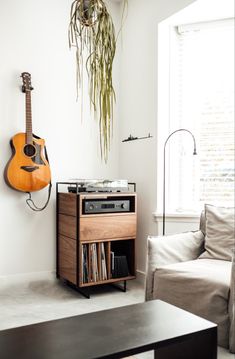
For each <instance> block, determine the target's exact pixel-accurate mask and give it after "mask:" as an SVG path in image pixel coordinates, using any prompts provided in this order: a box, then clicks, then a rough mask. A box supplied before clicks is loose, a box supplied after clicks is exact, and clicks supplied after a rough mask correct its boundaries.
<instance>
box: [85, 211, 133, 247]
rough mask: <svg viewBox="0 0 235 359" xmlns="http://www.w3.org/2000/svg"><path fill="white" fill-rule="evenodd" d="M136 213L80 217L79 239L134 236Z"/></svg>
mask: <svg viewBox="0 0 235 359" xmlns="http://www.w3.org/2000/svg"><path fill="white" fill-rule="evenodd" d="M135 236H136V215H135V214H134V215H133V214H130V215H126V216H112V217H108V216H99V217H90V218H89V217H82V218H80V241H95V240H104V239H112V238H134V237H135Z"/></svg>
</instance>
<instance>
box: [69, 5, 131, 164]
mask: <svg viewBox="0 0 235 359" xmlns="http://www.w3.org/2000/svg"><path fill="white" fill-rule="evenodd" d="M126 5H127V0H124V9H125V7H126ZM123 14H124V10H123ZM116 41H117V39H116V35H115V28H114V24H113V21H112V18H111V15H110V14H109V12H108V10H107V7H106V5H105V3H104V1H103V0H74V1H73V3H72V5H71V13H70V24H69V46H70V48H71V47H75V48H76V62H77V94H78V93H79V89H81V92H82V87H83V70H84V68H86V70H87V73H88V84H89V96H90V104H91V107H92V108H93V110H94V113H95V114H98V118H99V131H100V149H101V157H102V158H103V159H104V160H105V162H107V159H108V152H109V150H110V137H111V133H112V125H113V106H114V102H115V91H114V88H113V81H112V69H113V60H114V56H115V52H116Z"/></svg>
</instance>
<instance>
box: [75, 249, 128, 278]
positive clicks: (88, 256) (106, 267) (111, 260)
mask: <svg viewBox="0 0 235 359" xmlns="http://www.w3.org/2000/svg"><path fill="white" fill-rule="evenodd" d="M82 263H83V266H82V271H83V275H82V278H83V283H91V282H101V281H105V280H107V279H110V278H121V277H126V276H128V275H129V270H128V264H127V258H126V256H120V255H119V256H116V255H115V253H114V252H113V251H110V250H108V244H107V243H104V242H101V243H89V244H83V245H82Z"/></svg>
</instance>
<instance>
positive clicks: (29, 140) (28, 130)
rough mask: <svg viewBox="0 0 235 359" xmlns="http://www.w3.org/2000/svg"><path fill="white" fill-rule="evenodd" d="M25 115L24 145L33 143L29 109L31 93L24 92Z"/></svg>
mask: <svg viewBox="0 0 235 359" xmlns="http://www.w3.org/2000/svg"><path fill="white" fill-rule="evenodd" d="M25 115H26V131H25V132H26V143H27V144H30V143H33V129H32V108H31V91H30V90H26V92H25Z"/></svg>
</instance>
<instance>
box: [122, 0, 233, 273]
mask: <svg viewBox="0 0 235 359" xmlns="http://www.w3.org/2000/svg"><path fill="white" fill-rule="evenodd" d="M233 16H234V1H233V0H225V1H223V2H221V0H177V1H172V0H148V1H146V0H145V1H144V0H129V6H128V17H127V19H126V22H125V25H124V29H123V47H122V53H121V88H120V90H121V91H120V93H121V108H120V111H121V125H120V139H124V138H127V137H128V136H129V134H132V135H133V136H138V137H142V136H145V135H148V133H151V134H152V135H153V136H154V137H153V138H152V139H147V140H141V141H133V142H127V143H122V144H121V146H120V174H119V176H120V177H123V178H128V179H129V180H132V181H133V182H137V192H138V238H137V248H136V252H137V269H138V270H139V271H141V272H144V271H145V259H146V238H147V236H148V235H156V234H161V233H162V226H161V218H159V215H158V216H156V218H154V216H153V213H154V212H155V211H156V210H157V209H158V211H159V210H160V211H161V208H157V199H158V198H157V195H158V197H160V196H161V189H162V183H161V177H162V170H161V169H162V163H159V164H158V165H159V167H158V166H157V154H158V153H157V151H158V150H159V151H160V149H162V147H163V146H162V145H163V143H164V141H165V139H166V137H167V135H168V132H166V129H165V128H163V126H161V127H158V128H157V124H158V116H159V115H161V116H163V118H164V119H165V121H168V115H167V111H165V113H164V114H165V116H164V115H162V113H163V112H161V113H160V112H159V107H160V105H162V107H164V110H166V108H168V104H167V103H165V102H164V103H163V101H164V95H163V96H162V97H161V96H160V95H161V94H162V90H163V88H162V87H161V93H159V92H158V82H159V78H162V77H163V82H164V74H162V73H161V72H160V71H161V70H160V71H159V73H158V70H159V69H158V65H159V58H160V55H162V48H163V46H162V43H161V48H160V51H161V53H160V52H159V53H158V51H159V46H158V45H159V37H158V35H159V28H160V26H158V25H160V24H161V27H162V25H163V24H164V26H165V27H167V26H172V25H173V24H179V23H190V22H197V21H206V20H212V19H216V18H223V17H224V18H225V17H233ZM168 47H169V46H168V43H167V44H166V48H167V49H168ZM166 55H167V56H168V54H166ZM161 61H163V62H164V58H161ZM165 61H166V59H165ZM168 72H169V71H168ZM167 76H169V75H168V74H166V75H165V82H166V83H167V82H168V77H167ZM165 87H166V88H167V86H165ZM164 91H165V90H164ZM159 98H160V103H158V100H159ZM161 121H162V117H161ZM165 127H166V128H167V126H165ZM160 142H162V143H161V144H160V145H159V143H160ZM160 170H161V172H160ZM159 179H160V180H159ZM157 186H159V188H158V187H157ZM161 203H162V198H161V199H160V204H161ZM198 225H199V218H198V217H196V216H195V217H194V216H192V217H190V216H188V217H184V218H180V217H179V218H177V216H172V217H171V218H169V217H168V218H167V221H166V233H169V234H170V233H177V232H182V231H187V230H195V229H197V228H198Z"/></svg>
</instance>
